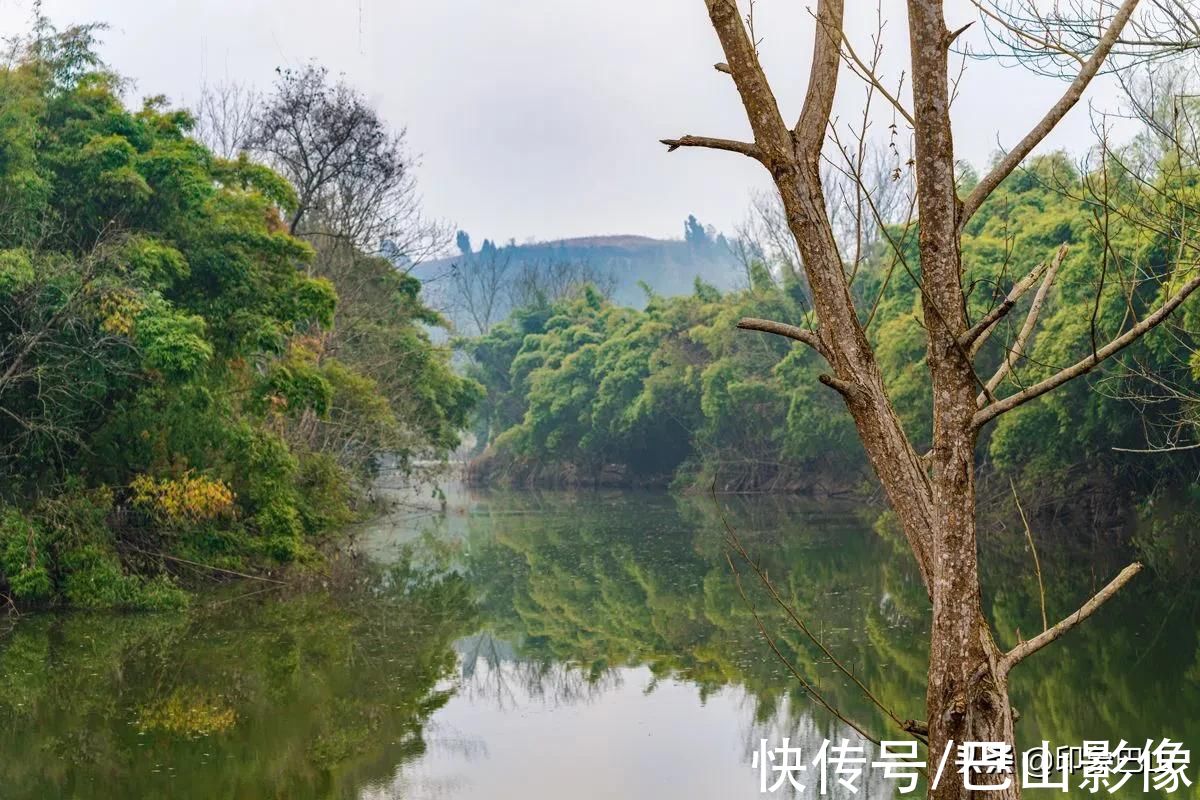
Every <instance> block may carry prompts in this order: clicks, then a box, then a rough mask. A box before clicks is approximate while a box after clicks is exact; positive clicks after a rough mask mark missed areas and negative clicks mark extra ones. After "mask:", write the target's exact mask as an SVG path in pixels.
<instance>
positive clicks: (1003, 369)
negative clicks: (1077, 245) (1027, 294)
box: [975, 243, 1067, 408]
mask: <svg viewBox="0 0 1200 800" xmlns="http://www.w3.org/2000/svg"><path fill="white" fill-rule="evenodd" d="M1066 255H1067V245H1066V244H1065V243H1064V244H1063V245H1062V246H1060V247H1059V248H1058V252H1057V253H1055V255H1054V260H1053V261H1052V262H1051V263H1050V269H1049V270H1047V271H1046V277H1045V278H1044V279H1043V280H1042V285H1041V286H1039V287H1038V290H1037V294H1035V295H1034V296H1033V303H1032V304H1030V306H1029V313H1028V314H1026V315H1025V324H1024V325H1022V326H1021V331H1020V333H1018V334H1017V339H1016V341H1015V342H1013V345H1012V347H1009V348H1007V350H1006V351H1005V353H1004V360H1003V361H1001V362H1000V366H999V367H997V368H996V373H995V374H994V375H992V377H991V378H990V379H989V380H988V382H987V384H986V385H984V387H983V391H982V392H980V393H979V397H977V398H976V399H975V405H976V406H977V407H978V408H983V406H984V403H986V402H987V399H988V398H989V397H993V396H994V395H995V391H996V389H997V387H999V386H1000V382H1001V381H1003V380H1004V379H1005V378H1006V377H1008V373H1010V372H1011V371H1012V368H1013V364H1014V363H1015V362H1016V361H1017V360H1018V359H1019V358H1020V357H1021V356H1022V355H1023V354H1024V353H1025V347H1026V345H1027V344H1028V343H1029V337H1030V336H1032V335H1033V329H1034V328H1035V327H1037V321H1038V315H1039V314H1041V311H1042V305H1043V304H1044V303H1045V302H1046V295H1048V294H1049V293H1050V287H1051V286H1053V285H1054V279H1055V277H1056V276H1057V275H1058V268H1059V267H1060V266H1061V265H1062V262H1063V258H1065V257H1066Z"/></svg>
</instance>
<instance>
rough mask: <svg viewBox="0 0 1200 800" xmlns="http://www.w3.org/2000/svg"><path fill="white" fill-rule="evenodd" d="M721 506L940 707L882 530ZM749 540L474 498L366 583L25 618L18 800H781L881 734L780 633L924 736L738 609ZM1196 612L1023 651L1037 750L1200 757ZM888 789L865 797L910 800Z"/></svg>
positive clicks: (919, 626) (11, 655) (18, 681)
mask: <svg viewBox="0 0 1200 800" xmlns="http://www.w3.org/2000/svg"><path fill="white" fill-rule="evenodd" d="M721 505H722V507H723V508H724V514H725V518H726V520H727V522H728V525H729V528H730V529H732V530H733V531H734V532H735V533H736V534H737V536H738V538H739V540H740V541H741V542H742V543H743V545H744V546H745V548H746V550H747V551H748V552H749V553H750V554H752V556H753V557H754V558H755V559H756V560H758V561H759V563H760V566H761V568H762V569H763V570H764V572H765V573H766V574H767V575H768V576H769V578H770V580H771V582H772V584H773V585H774V586H775V588H776V589H777V591H778V592H779V594H780V596H781V597H782V598H784V599H785V600H786V602H787V603H788V604H789V605H791V606H792V607H793V608H794V610H795V611H796V613H797V614H798V615H799V616H800V617H801V618H802V619H803V620H805V621H806V622H807V623H808V624H809V626H810V628H811V629H812V630H813V632H814V633H815V634H816V635H817V636H818V637H819V638H821V639H822V640H823V641H825V643H826V644H827V646H828V647H829V648H830V650H831V651H832V652H833V653H834V655H835V656H836V657H837V658H838V659H839V660H840V661H841V662H842V663H843V664H844V665H846V666H847V667H848V668H849V669H851V670H852V671H853V672H854V673H855V674H857V675H858V676H859V677H860V679H862V680H863V682H864V683H866V684H867V685H868V686H869V687H870V688H871V689H872V691H873V692H874V693H875V694H876V696H877V697H878V698H879V699H880V700H881V701H882V704H883V705H885V706H887V707H889V708H890V709H891V710H893V711H894V713H895V714H897V715H898V716H899V717H901V718H908V717H916V718H920V717H923V716H924V714H923V709H922V704H923V701H922V697H923V684H924V673H925V659H926V655H925V654H926V644H925V637H926V634H927V627H926V625H927V622H926V619H927V616H928V604H927V601H926V600H925V597H924V593H923V591H922V589H921V587H920V582H919V578H918V576H917V574H916V572H915V569H914V567H913V565H912V562H911V558H910V557H909V556H908V555H907V553H906V551H905V549H904V546H903V544H902V543H900V542H897V541H895V540H894V538H892V537H891V536H890V535H889V534H888V533H887V529H886V527H880V526H876V527H879V532H876V530H874V529H873V527H872V522H873V521H874V517H875V516H876V515H877V514H876V512H873V511H867V510H863V509H860V508H856V507H853V506H840V507H829V506H824V507H818V506H812V505H805V504H804V503H802V502H798V501H795V500H789V499H777V498H762V497H758V498H752V499H744V500H737V499H732V500H729V499H727V500H722V501H721ZM726 536H727V529H726V521H725V520H723V519H722V515H721V514H720V513H718V512H717V510H716V506H715V505H714V503H713V501H712V500H711V499H708V498H674V497H671V496H668V495H662V494H647V493H632V492H626V493H607V494H600V495H574V496H572V495H566V494H554V493H544V494H532V493H523V494H498V493H482V494H467V493H464V492H461V491H460V492H453V493H451V496H450V498H449V502H448V505H447V508H446V510H445V513H440V512H439V511H438V510H437V505H436V504H433V505H430V506H429V507H426V508H422V507H414V506H413V504H412V503H406V504H405V505H404V506H403V507H401V508H398V509H397V510H396V511H395V512H394V513H392V514H389V515H387V516H386V517H384V518H381V519H380V520H378V521H376V522H375V523H373V524H371V525H370V526H368V527H367V528H366V529H365V530H364V531H363V532H362V536H361V540H360V541H361V544H360V548H361V549H362V550H364V551H365V552H366V553H367V554H368V555H369V562H370V566H369V567H367V568H365V569H364V570H362V574H361V575H359V576H358V577H356V578H355V580H354V585H353V587H351V588H350V589H339V591H337V592H336V593H332V592H329V593H326V592H321V591H315V592H307V593H289V592H287V591H286V590H284V591H274V590H272V591H263V590H262V587H260V586H254V585H252V586H242V587H237V588H236V589H235V590H232V591H230V592H227V593H222V594H221V595H219V596H214V597H207V598H203V599H201V600H200V601H199V602H197V603H196V604H195V607H194V608H193V609H191V610H190V611H188V612H186V613H183V614H167V615H94V614H44V615H27V616H26V617H24V618H22V619H20V620H19V621H17V622H16V623H14V624H12V625H11V628H10V629H7V630H6V632H0V731H2V732H3V733H2V734H0V800H8V799H9V798H14V799H16V798H60V797H61V798H113V799H114V800H115V799H116V798H121V799H122V800H130V799H132V798H295V799H296V800H306V799H307V798H364V799H366V798H372V799H374V798H380V799H382V798H413V799H414V800H416V799H420V798H455V799H457V798H514V799H519V800H544V799H546V800H548V798H560V797H571V798H623V799H624V800H643V799H646V800H648V799H649V798H654V799H655V800H661V799H663V798H689V800H708V799H709V798H711V800H737V798H753V797H760V796H762V795H760V794H759V791H758V789H759V785H758V776H757V773H756V772H755V771H754V770H753V769H751V767H750V759H751V754H752V753H753V752H754V750H755V749H756V748H757V747H758V743H759V740H760V739H762V738H768V739H770V740H771V741H772V743H773V744H778V743H779V742H780V740H781V738H782V737H783V736H788V737H790V738H791V740H792V742H793V744H795V743H800V744H801V745H802V746H803V747H805V748H810V747H814V746H815V745H818V744H819V743H820V742H821V741H822V740H823V739H837V738H841V737H843V736H845V737H847V738H849V739H850V740H851V741H852V742H858V741H861V739H862V737H861V736H860V735H859V734H858V733H856V732H855V731H854V730H852V729H850V728H848V727H847V726H846V725H845V724H844V723H842V722H840V721H838V720H837V719H835V718H834V717H833V716H832V715H830V714H829V713H828V712H827V711H825V710H824V709H823V708H821V706H820V705H819V704H817V703H816V702H814V700H813V698H812V696H811V695H810V694H809V693H807V692H806V691H805V690H804V689H803V688H802V687H801V686H800V684H799V683H798V681H797V680H796V678H795V677H794V676H792V675H791V673H790V671H789V668H788V667H786V666H784V665H783V664H782V663H781V661H780V660H779V658H778V657H777V656H776V655H775V654H774V653H773V652H772V651H771V649H770V648H769V647H768V646H767V645H766V643H765V642H764V640H763V637H762V635H761V633H760V632H759V629H758V625H759V623H760V622H761V624H762V626H763V627H764V628H766V629H767V630H768V631H769V632H770V634H771V635H772V636H773V638H774V639H775V641H776V644H777V646H778V648H779V651H780V653H781V654H782V655H783V656H784V657H785V658H787V659H788V661H789V663H790V664H791V665H792V666H793V667H794V668H795V669H796V671H798V672H799V673H800V674H801V675H803V676H804V677H805V678H806V679H807V680H808V681H809V682H810V683H811V684H812V685H813V687H814V690H815V691H816V692H818V693H820V694H821V696H822V697H824V698H825V699H826V700H827V701H828V702H829V703H830V704H831V705H833V706H835V707H836V708H838V709H839V710H840V712H841V713H842V715H843V716H845V717H846V718H847V719H850V720H852V721H854V722H855V723H856V724H858V725H860V726H862V727H863V728H865V729H868V730H871V731H876V732H880V733H885V734H887V735H889V736H890V737H891V738H907V737H906V736H904V735H903V734H899V733H897V732H896V731H895V730H894V728H889V726H888V724H887V723H888V720H887V717H886V716H885V715H884V713H883V712H882V711H881V710H880V709H879V708H878V707H877V706H875V705H873V704H872V703H871V702H870V701H868V700H867V699H866V698H865V697H864V696H863V695H862V694H861V692H859V691H858V690H857V689H856V688H855V687H854V686H853V685H852V684H850V682H849V681H848V680H846V679H845V678H844V677H843V676H842V674H841V673H840V672H839V671H838V670H837V669H836V668H835V667H834V665H833V664H832V663H831V662H830V661H829V659H828V658H826V657H825V656H824V655H823V654H822V653H821V652H820V651H819V650H818V649H817V648H816V647H815V646H813V645H812V644H811V642H810V641H809V640H808V639H807V638H806V637H805V636H804V635H803V634H802V633H801V632H800V631H799V630H797V629H796V627H795V626H794V625H792V624H789V622H788V620H787V618H786V617H785V616H784V614H783V613H782V611H781V610H780V609H779V607H778V605H777V604H775V603H774V602H772V600H771V598H770V597H769V596H768V594H767V592H766V591H765V590H764V587H763V585H762V581H761V580H760V579H759V578H758V577H757V576H756V575H755V574H754V573H753V572H751V571H750V570H749V569H748V568H747V566H746V564H745V563H744V562H739V561H738V560H737V559H736V556H735V561H734V563H735V564H737V565H738V568H739V569H740V571H741V583H742V587H743V588H742V590H743V591H744V592H745V597H744V598H743V596H742V592H741V591H739V588H738V582H737V579H736V578H735V576H734V574H733V572H732V571H731V569H730V564H729V562H728V561H727V560H726V553H727V552H728V548H727V547H726V545H725V538H726ZM981 546H982V548H983V550H984V558H985V565H986V569H987V573H988V574H987V575H986V581H987V584H988V585H987V587H986V596H987V602H986V603H985V605H986V606H987V607H988V610H989V613H990V615H991V616H992V618H993V620H994V622H995V624H996V626H997V628H998V630H999V631H1000V632H1001V636H1002V638H1003V639H1004V640H1005V644H1012V643H1014V642H1015V641H1017V638H1018V636H1020V635H1021V632H1024V635H1026V636H1028V635H1032V634H1034V633H1036V632H1038V631H1040V629H1041V611H1040V603H1039V599H1038V597H1039V594H1038V588H1037V580H1036V577H1035V576H1034V572H1033V568H1032V561H1031V559H1030V556H1029V553H1028V550H1027V545H1026V543H1025V537H1024V535H1023V534H1019V535H1018V534H1017V533H1016V532H1009V533H996V534H989V535H987V536H985V537H984V540H983V542H982V545H981ZM1039 552H1040V555H1041V562H1042V568H1043V573H1044V580H1045V583H1046V603H1047V607H1048V614H1049V616H1050V617H1051V620H1052V621H1053V619H1055V618H1057V617H1059V616H1061V615H1063V614H1065V613H1067V612H1068V611H1070V610H1073V609H1074V608H1075V607H1076V606H1077V605H1078V604H1079V602H1080V601H1081V600H1082V599H1083V598H1085V597H1086V596H1087V595H1088V594H1089V593H1090V591H1092V590H1093V587H1096V586H1098V585H1100V584H1102V583H1103V582H1104V581H1106V580H1107V579H1108V577H1109V576H1111V575H1112V574H1114V573H1115V572H1116V571H1118V570H1119V569H1120V568H1121V567H1122V566H1123V565H1124V563H1125V562H1126V561H1127V560H1128V559H1129V558H1130V557H1131V556H1130V554H1129V553H1127V552H1122V551H1121V550H1120V548H1116V547H1114V546H1112V545H1111V544H1110V543H1109V542H1107V541H1106V539H1105V537H1104V536H1102V535H1100V534H1091V533H1084V534H1080V533H1079V532H1074V533H1069V532H1064V533H1062V534H1061V535H1060V534H1055V535H1052V536H1043V537H1042V540H1041V541H1039ZM1079 565H1085V566H1079ZM1151 572H1152V571H1151ZM1197 607H1198V604H1197V592H1196V590H1195V587H1193V586H1192V584H1191V582H1190V581H1189V580H1178V579H1174V578H1172V579H1170V580H1168V579H1167V578H1165V577H1164V576H1163V575H1161V574H1160V575H1159V576H1158V577H1155V576H1153V575H1151V576H1150V577H1148V578H1146V579H1145V580H1139V583H1138V585H1137V586H1135V587H1133V589H1132V590H1131V591H1128V592H1127V594H1126V595H1125V596H1123V597H1121V598H1119V599H1118V600H1117V601H1115V602H1114V603H1113V604H1112V605H1111V606H1110V607H1108V608H1106V609H1105V610H1104V611H1103V612H1102V613H1100V614H1098V615H1097V616H1096V617H1095V618H1094V619H1093V621H1091V622H1090V623H1089V624H1088V625H1086V626H1085V627H1084V628H1082V629H1080V630H1078V631H1076V632H1074V633H1072V634H1071V636H1070V637H1069V638H1066V639H1064V640H1062V641H1061V642H1059V643H1058V644H1057V645H1055V646H1054V647H1053V648H1052V649H1048V650H1046V651H1043V652H1042V653H1041V654H1039V655H1038V656H1036V657H1034V658H1032V659H1030V661H1028V662H1026V663H1025V664H1024V665H1023V666H1022V667H1021V668H1020V673H1019V674H1018V675H1016V676H1015V681H1014V682H1015V685H1014V692H1015V695H1016V696H1015V700H1014V703H1015V705H1016V706H1017V707H1018V708H1019V710H1020V711H1021V714H1022V719H1021V721H1020V723H1019V724H1018V738H1019V739H1020V740H1021V741H1020V744H1021V745H1022V746H1027V745H1030V744H1036V743H1037V742H1039V741H1040V740H1042V739H1048V740H1050V741H1051V742H1052V743H1055V744H1076V743H1079V742H1080V741H1082V740H1083V739H1085V738H1086V739H1111V740H1113V741H1115V740H1118V739H1126V740H1128V741H1130V742H1138V743H1140V742H1141V741H1143V740H1144V739H1146V738H1154V739H1159V738H1162V737H1164V736H1170V737H1172V738H1174V739H1176V740H1183V741H1184V742H1186V743H1188V744H1190V745H1191V746H1192V747H1193V749H1195V750H1197V752H1198V754H1200V722H1198V721H1197V720H1198V717H1200V714H1198V712H1200V688H1198V687H1200V650H1198V648H1197V634H1196V624H1195V623H1196V619H1197V617H1196V611H1197ZM756 616H757V621H756ZM1198 758H1200V755H1198ZM1195 772H1196V770H1195V768H1193V778H1195V777H1196V776H1195ZM865 777H866V778H868V779H869V780H865V781H864V784H863V786H862V788H863V789H864V790H865V791H863V792H860V793H859V795H858V796H859V797H863V796H869V797H887V796H889V794H890V791H891V784H886V783H884V782H882V781H879V780H878V779H877V778H874V777H873V776H871V775H870V773H869V772H868V774H867V775H866V776H865ZM1193 791H1195V789H1193ZM807 794H812V792H811V791H810V792H809V793H807ZM831 794H841V795H842V796H846V795H845V793H844V792H842V793H839V792H834V791H832V787H831ZM1055 794H1057V793H1055ZM1137 794H1139V795H1140V792H1137ZM1032 795H1033V796H1038V795H1044V796H1046V797H1050V796H1052V794H1051V793H1049V792H1034V793H1032ZM768 796H783V795H782V794H781V793H777V794H776V795H768ZM1180 796H1182V795H1179V794H1176V795H1174V797H1180ZM1191 796H1193V797H1195V796H1200V795H1195V794H1193V795H1191Z"/></svg>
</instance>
